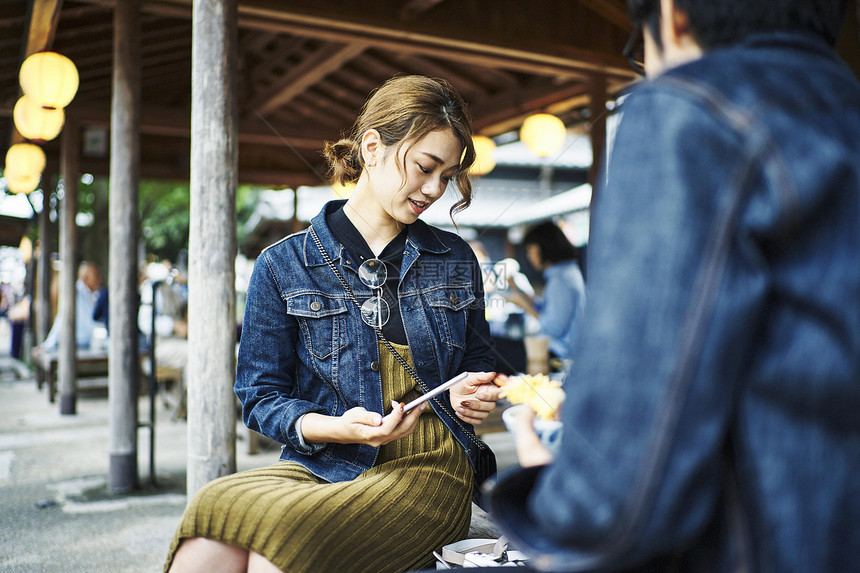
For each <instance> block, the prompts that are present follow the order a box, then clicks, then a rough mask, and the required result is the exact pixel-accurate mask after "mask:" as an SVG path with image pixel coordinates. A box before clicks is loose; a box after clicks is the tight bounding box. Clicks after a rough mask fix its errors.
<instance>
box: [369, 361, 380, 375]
mask: <svg viewBox="0 0 860 573" xmlns="http://www.w3.org/2000/svg"><path fill="white" fill-rule="evenodd" d="M370 369H371V370H373V371H374V372H379V362H377V361H376V360H374V361H373V362H371V363H370Z"/></svg>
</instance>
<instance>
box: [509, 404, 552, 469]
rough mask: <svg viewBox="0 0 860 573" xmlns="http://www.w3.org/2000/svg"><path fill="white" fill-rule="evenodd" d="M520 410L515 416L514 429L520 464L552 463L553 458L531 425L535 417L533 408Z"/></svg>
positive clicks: (526, 465) (541, 464)
mask: <svg viewBox="0 0 860 573" xmlns="http://www.w3.org/2000/svg"><path fill="white" fill-rule="evenodd" d="M522 410H523V411H522V413H520V414H519V415H518V416H517V417H516V418H515V420H516V430H515V431H514V440H515V441H516V447H517V459H519V461H520V465H521V466H522V467H524V468H529V467H532V466H543V465H546V464H549V463H552V461H553V460H554V459H555V458H554V457H553V455H552V454H551V453H550V451H549V450H548V449H546V446H544V445H543V443H542V442H541V441H540V438H539V437H538V435H537V432H535V429H534V426H533V425H532V424H533V423H534V419H535V413H534V410H532V409H531V408H522Z"/></svg>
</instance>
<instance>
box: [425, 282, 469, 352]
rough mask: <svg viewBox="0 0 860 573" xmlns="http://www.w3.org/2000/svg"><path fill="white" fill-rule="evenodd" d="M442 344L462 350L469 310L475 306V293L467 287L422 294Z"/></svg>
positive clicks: (454, 287)
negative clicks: (436, 326)
mask: <svg viewBox="0 0 860 573" xmlns="http://www.w3.org/2000/svg"><path fill="white" fill-rule="evenodd" d="M424 297H425V300H426V301H427V306H428V307H429V308H430V312H431V313H432V314H433V318H434V319H435V322H436V324H437V325H438V328H439V336H440V338H441V340H442V342H443V343H445V344H449V345H451V346H455V347H457V348H463V347H464V346H465V345H466V325H467V322H468V314H469V309H471V308H473V307H474V306H475V300H476V299H475V293H474V291H473V290H472V288H471V287H468V286H451V287H449V286H441V287H439V288H436V289H434V290H431V291H429V292H425V293H424Z"/></svg>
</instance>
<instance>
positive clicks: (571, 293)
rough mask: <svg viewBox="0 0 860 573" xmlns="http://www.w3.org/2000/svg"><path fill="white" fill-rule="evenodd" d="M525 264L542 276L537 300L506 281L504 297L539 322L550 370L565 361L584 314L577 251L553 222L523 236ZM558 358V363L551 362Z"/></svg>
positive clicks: (569, 354)
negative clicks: (548, 355) (544, 337)
mask: <svg viewBox="0 0 860 573" xmlns="http://www.w3.org/2000/svg"><path fill="white" fill-rule="evenodd" d="M523 245H524V246H525V249H526V257H527V258H528V261H529V263H530V264H531V265H532V266H533V267H534V268H535V269H536V270H538V271H540V272H541V273H542V274H543V278H544V281H545V283H544V286H543V291H542V293H541V296H540V297H534V296H530V295H529V293H527V292H524V291H523V290H522V289H520V288H519V286H518V284H517V282H516V281H512V280H508V289H509V290H508V292H507V298H508V300H509V301H511V302H513V303H514V304H517V305H519V306H520V307H522V308H523V309H524V310H525V311H526V312H527V313H528V314H530V315H531V316H533V317H536V318H537V319H538V321H539V322H540V334H542V335H544V336H547V337H548V338H549V351H550V353H551V354H550V368H551V369H552V370H559V369H561V364H560V363H559V362H558V360H562V361H563V360H569V359H570V358H571V348H572V346H573V344H574V342H575V341H576V336H577V333H578V332H579V325H580V322H581V320H582V315H583V312H584V311H585V280H584V279H583V277H582V270H581V269H580V267H579V262H578V259H579V252H578V250H577V248H576V247H574V246H573V244H572V243H571V242H570V241H569V240H568V238H567V236H566V235H565V234H564V231H562V230H561V229H560V228H559V227H558V226H557V225H556V224H555V223H552V222H549V221H547V222H545V223H541V224H539V225H537V226H536V227H533V228H532V229H530V230H529V231H528V232H527V233H526V234H525V236H524V237H523ZM553 359H558V360H553Z"/></svg>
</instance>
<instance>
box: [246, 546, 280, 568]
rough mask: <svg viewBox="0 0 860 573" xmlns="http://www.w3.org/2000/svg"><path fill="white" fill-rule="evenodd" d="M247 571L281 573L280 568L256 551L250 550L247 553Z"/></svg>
mask: <svg viewBox="0 0 860 573" xmlns="http://www.w3.org/2000/svg"><path fill="white" fill-rule="evenodd" d="M248 573H281V570H280V569H278V568H277V567H275V564H274V563H272V562H271V561H269V560H268V559H266V558H265V557H263V556H262V555H260V554H259V553H257V552H256V551H251V552H250V554H249V555H248Z"/></svg>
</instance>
